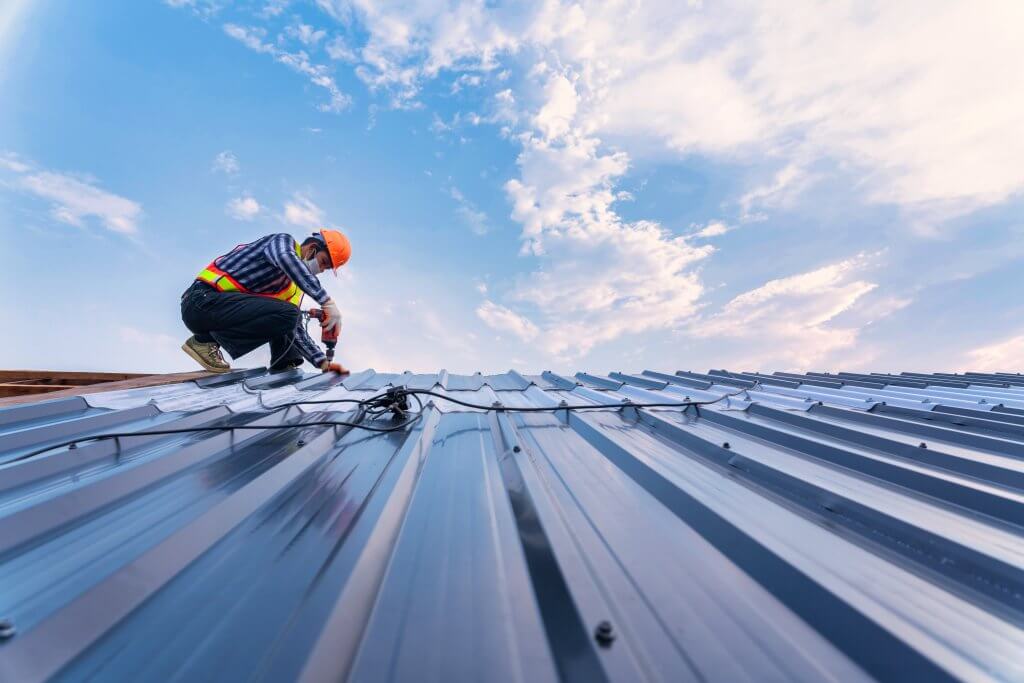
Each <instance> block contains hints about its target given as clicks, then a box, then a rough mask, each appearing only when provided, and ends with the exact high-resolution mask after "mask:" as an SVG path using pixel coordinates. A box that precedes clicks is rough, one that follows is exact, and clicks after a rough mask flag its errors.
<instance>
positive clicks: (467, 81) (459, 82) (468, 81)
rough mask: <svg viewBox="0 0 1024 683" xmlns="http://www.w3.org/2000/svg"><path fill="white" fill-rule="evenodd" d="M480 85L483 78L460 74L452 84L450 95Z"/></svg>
mask: <svg viewBox="0 0 1024 683" xmlns="http://www.w3.org/2000/svg"><path fill="white" fill-rule="evenodd" d="M481 83H483V78H482V77H481V76H480V74H462V75H460V76H459V77H458V78H456V79H455V80H454V81H453V82H452V87H451V93H452V94H453V95H455V94H456V93H459V92H461V91H462V89H463V88H476V87H479V86H480V84H481Z"/></svg>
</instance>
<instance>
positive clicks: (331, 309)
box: [322, 299, 341, 332]
mask: <svg viewBox="0 0 1024 683" xmlns="http://www.w3.org/2000/svg"><path fill="white" fill-rule="evenodd" d="M324 313H325V314H326V315H327V320H325V321H324V322H323V325H322V327H323V328H324V329H325V330H327V331H328V332H330V331H331V330H334V329H335V328H339V327H341V311H340V310H339V309H338V304H336V303H334V299H328V300H327V301H325V302H324ZM339 331H340V330H339Z"/></svg>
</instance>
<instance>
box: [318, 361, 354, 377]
mask: <svg viewBox="0 0 1024 683" xmlns="http://www.w3.org/2000/svg"><path fill="white" fill-rule="evenodd" d="M320 370H322V371H323V372H336V373H338V374H339V375H347V374H349V372H348V370H346V369H345V368H344V367H342V365H341V363H331V362H330V361H326V360H325V361H324V362H323V363H321V364H320Z"/></svg>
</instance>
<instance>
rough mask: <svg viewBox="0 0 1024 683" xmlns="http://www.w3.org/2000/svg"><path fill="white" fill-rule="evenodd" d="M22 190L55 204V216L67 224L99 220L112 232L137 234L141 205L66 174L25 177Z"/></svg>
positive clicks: (76, 224) (41, 174)
mask: <svg viewBox="0 0 1024 683" xmlns="http://www.w3.org/2000/svg"><path fill="white" fill-rule="evenodd" d="M21 185H22V187H24V188H25V189H27V190H28V191H29V192H32V193H33V194H35V195H37V196H39V197H43V198H44V199H49V200H51V201H52V202H53V210H52V213H53V217H54V218H56V219H57V220H59V221H62V222H64V223H68V224H70V225H74V226H78V227H81V226H82V225H83V219H84V218H87V217H90V216H92V217H94V218H97V219H99V221H100V222H101V223H102V224H103V226H104V227H105V228H107V229H108V230H111V231H113V232H119V233H121V234H125V235H132V234H135V233H136V232H138V220H139V217H140V216H141V215H142V206H140V205H139V204H138V202H133V201H132V200H130V199H126V198H124V197H121V196H118V195H116V194H113V193H110V192H107V191H106V190H101V189H100V188H98V187H96V186H95V185H94V184H93V183H91V182H86V181H83V180H80V179H78V178H75V177H73V176H70V175H65V174H63V173H52V172H50V171H41V172H39V173H31V174H28V175H26V176H24V177H23V178H22V181H21Z"/></svg>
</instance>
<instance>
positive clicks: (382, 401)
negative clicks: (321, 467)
mask: <svg viewBox="0 0 1024 683" xmlns="http://www.w3.org/2000/svg"><path fill="white" fill-rule="evenodd" d="M758 385H760V382H755V383H754V384H753V385H751V386H750V387H746V388H743V389H740V390H738V391H735V392H733V393H730V394H723V395H722V396H719V397H718V398H716V399H711V400H707V401H690V400H686V401H682V402H680V401H674V402H648V403H634V402H632V401H630V400H629V399H628V398H627V399H625V400H624V402H623V403H620V404H618V405H609V404H576V405H569V404H567V403H566V402H565V401H562V403H561V404H559V405H557V406H530V407H521V408H518V407H512V406H504V405H502V404H500V403H495V404H493V405H489V406H486V405H483V404H479V403H471V402H469V401H463V400H461V399H457V398H452V397H451V396H447V395H445V394H440V393H437V392H436V391H430V390H429V389H405V388H400V387H391V388H389V389H387V390H386V391H384V392H383V393H381V394H377V395H375V396H371V397H370V398H367V399H353V398H342V399H333V400H332V399H311V400H308V401H289V402H287V403H280V404H278V405H275V406H263V401H262V396H261V398H260V405H261V406H263V407H264V408H265V409H266V410H267V411H268V412H267V413H266V414H267V415H269V414H272V413H275V412H277V411H278V410H282V409H284V408H289V407H292V406H303V405H320V404H331V403H354V404H357V405H358V408H357V409H356V415H355V419H353V420H316V421H311V422H302V423H299V424H288V425H221V426H215V427H181V428H175V429H147V430H143V431H138V432H112V433H107V434H95V435H93V436H82V437H78V438H76V439H70V440H68V441H62V442H60V443H55V444H51V445H49V446H46V447H44V448H39V449H37V450H34V451H31V452H30V453H25V454H23V455H20V456H18V457H17V458H13V459H11V460H8V461H6V462H3V463H0V465H7V464H10V463H13V462H20V461H22V460H27V459H29V458H33V457H35V456H37V455H41V454H43V453H46V452H48V451H52V450H56V449H58V448H63V447H65V446H67V447H68V449H69V450H73V449H75V448H77V447H78V444H79V443H81V442H83V441H98V440H100V439H115V440H116V439H121V438H127V437H133V436H158V435H166V434H191V433H199V432H224V431H232V430H235V429H243V430H264V431H271V430H275V429H295V428H297V427H316V426H328V427H351V428H353V429H363V430H365V431H368V432H379V433H388V432H397V431H400V430H403V429H405V428H406V427H408V426H409V425H411V424H413V423H414V422H416V421H417V420H419V419H420V418H421V417H422V415H423V402H422V401H421V400H420V399H419V397H420V396H433V397H435V398H439V399H441V400H444V401H449V402H451V403H455V404H456V405H460V406H464V407H466V408H474V409H476V410H481V411H484V412H491V411H494V412H509V413H554V412H558V411H561V410H564V411H567V412H569V411H579V410H621V409H622V408H683V410H684V412H685V410H686V409H688V408H691V407H692V408H695V409H697V410H698V411H699V409H700V407H701V406H708V405H713V404H715V403H718V402H720V401H724V400H726V399H728V398H732V397H734V396H739V395H740V394H742V393H745V392H747V391H750V390H751V389H755V388H757V386H758ZM409 397H411V398H412V399H413V400H414V401H416V403H417V409H416V411H415V412H411V411H410V406H409V401H408V398H409ZM388 413H391V415H392V419H394V420H398V419H401V420H403V421H402V422H401V423H399V424H396V425H391V426H389V427H378V426H374V425H370V424H365V423H364V422H363V420H364V418H365V417H367V416H370V417H372V418H373V419H376V418H378V417H381V416H382V415H386V414H388ZM698 414H699V413H698Z"/></svg>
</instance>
